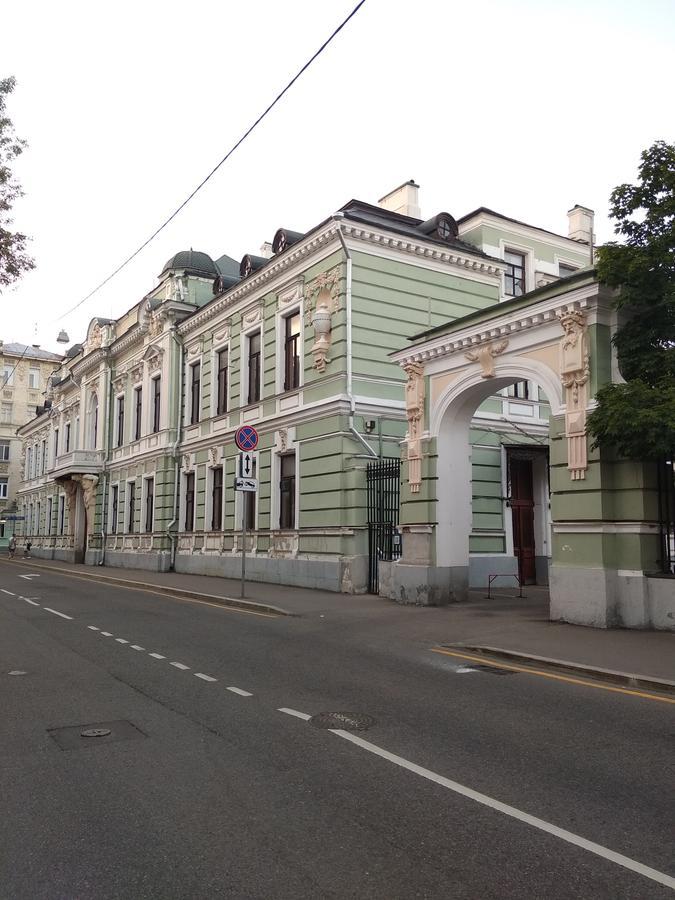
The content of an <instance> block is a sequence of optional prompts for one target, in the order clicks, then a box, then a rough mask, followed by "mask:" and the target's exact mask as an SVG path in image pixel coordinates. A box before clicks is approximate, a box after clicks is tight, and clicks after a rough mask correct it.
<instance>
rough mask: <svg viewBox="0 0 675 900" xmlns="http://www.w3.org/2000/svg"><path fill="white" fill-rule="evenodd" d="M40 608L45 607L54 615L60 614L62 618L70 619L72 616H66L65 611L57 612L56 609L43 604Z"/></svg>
mask: <svg viewBox="0 0 675 900" xmlns="http://www.w3.org/2000/svg"><path fill="white" fill-rule="evenodd" d="M42 608H43V609H46V610H47V612H50V613H54V615H55V616H61V618H62V619H71V620H72V618H73V617H72V616H67V615H66V614H65V613H61V612H59V611H58V609H50V608H49V607H48V606H43V607H42Z"/></svg>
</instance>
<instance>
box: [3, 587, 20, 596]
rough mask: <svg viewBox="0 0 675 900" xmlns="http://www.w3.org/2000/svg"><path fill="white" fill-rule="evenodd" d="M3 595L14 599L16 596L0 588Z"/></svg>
mask: <svg viewBox="0 0 675 900" xmlns="http://www.w3.org/2000/svg"><path fill="white" fill-rule="evenodd" d="M0 591H2V593H3V594H9V596H10V597H16V594H13V593H12V592H11V591H6V590H5V589H4V588H0Z"/></svg>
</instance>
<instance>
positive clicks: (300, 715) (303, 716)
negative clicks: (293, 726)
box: [277, 706, 312, 722]
mask: <svg viewBox="0 0 675 900" xmlns="http://www.w3.org/2000/svg"><path fill="white" fill-rule="evenodd" d="M277 712H283V713H286V715H289V716H295V717H296V719H304V720H305V722H306V721H307V719H311V718H312V717H311V716H308V715H307V713H301V712H298V711H297V709H288V707H286V706H282V707H281V708H280V709H278V710H277Z"/></svg>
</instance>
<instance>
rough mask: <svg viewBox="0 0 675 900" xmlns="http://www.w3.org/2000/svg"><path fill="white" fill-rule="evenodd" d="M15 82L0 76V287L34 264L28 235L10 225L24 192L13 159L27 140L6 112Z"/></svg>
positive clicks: (9, 282) (6, 284)
mask: <svg viewBox="0 0 675 900" xmlns="http://www.w3.org/2000/svg"><path fill="white" fill-rule="evenodd" d="M15 84H16V81H15V79H14V78H4V79H0V291H2V289H3V288H5V287H7V286H8V285H10V284H12V282H14V281H16V279H17V278H19V277H20V275H22V274H23V273H24V272H26V271H28V270H29V269H32V268H33V267H34V265H35V263H34V262H33V260H32V259H31V257H30V256H29V255H28V253H27V251H26V244H27V242H28V238H27V237H26V235H25V234H22V233H21V232H20V231H12V229H11V225H12V223H13V219H12V217H11V213H12V207H13V206H14V203H15V202H16V200H17V199H18V198H19V197H21V196H23V191H22V190H21V186H20V185H19V183H18V182H17V181H16V179H15V177H14V175H13V172H12V163H13V162H14V160H15V159H16V158H17V157H18V156H20V155H21V154H22V153H23V151H24V149H25V148H26V141H24V140H22V139H21V138H18V137H17V136H16V134H15V133H14V126H13V124H12V120H11V119H10V118H9V117H8V115H7V97H8V96H9V94H11V93H12V91H13V90H14V86H15Z"/></svg>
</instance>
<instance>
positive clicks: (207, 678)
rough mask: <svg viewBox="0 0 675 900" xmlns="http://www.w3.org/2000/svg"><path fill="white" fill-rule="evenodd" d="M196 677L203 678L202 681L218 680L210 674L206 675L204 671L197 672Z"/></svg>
mask: <svg viewBox="0 0 675 900" xmlns="http://www.w3.org/2000/svg"><path fill="white" fill-rule="evenodd" d="M195 678H201V679H202V681H218V679H217V678H211V676H210V675H204V673H203V672H195Z"/></svg>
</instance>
